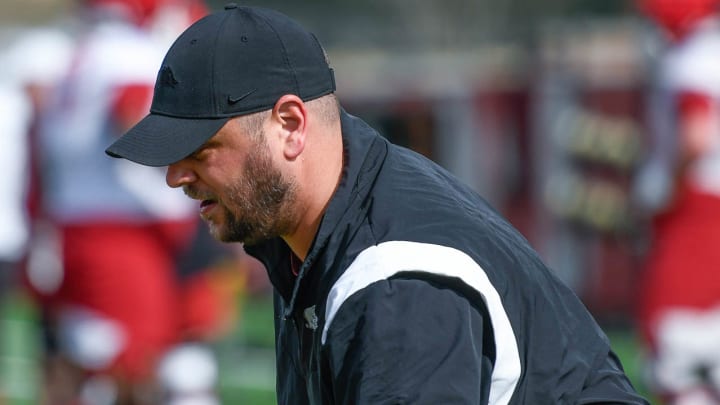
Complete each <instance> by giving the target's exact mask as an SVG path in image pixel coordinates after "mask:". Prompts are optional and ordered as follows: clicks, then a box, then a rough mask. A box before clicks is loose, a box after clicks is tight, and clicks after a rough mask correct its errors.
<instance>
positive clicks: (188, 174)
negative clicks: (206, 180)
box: [165, 162, 197, 188]
mask: <svg viewBox="0 0 720 405" xmlns="http://www.w3.org/2000/svg"><path fill="white" fill-rule="evenodd" d="M196 179H197V177H196V175H195V172H194V171H193V170H192V169H190V168H188V167H186V166H184V165H183V164H182V162H178V163H173V164H171V165H169V166H168V167H167V173H166V174H165V182H166V183H167V185H168V186H170V187H173V188H177V187H182V186H184V185H186V184H191V183H193V182H194V181H195V180H196Z"/></svg>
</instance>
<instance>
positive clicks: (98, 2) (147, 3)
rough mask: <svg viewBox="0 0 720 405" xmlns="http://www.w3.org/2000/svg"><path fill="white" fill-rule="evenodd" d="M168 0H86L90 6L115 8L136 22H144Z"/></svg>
mask: <svg viewBox="0 0 720 405" xmlns="http://www.w3.org/2000/svg"><path fill="white" fill-rule="evenodd" d="M167 1H168V0H85V4H86V5H87V6H89V7H101V8H107V9H115V10H118V12H120V13H123V14H125V15H127V16H128V17H129V18H131V19H132V20H133V21H134V22H136V23H138V24H144V23H145V22H146V21H147V20H148V19H149V18H151V17H152V15H153V14H154V13H155V11H156V10H157V9H158V8H159V7H160V6H162V5H163V4H164V3H166V2H167Z"/></svg>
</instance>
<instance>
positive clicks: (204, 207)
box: [200, 199, 217, 217]
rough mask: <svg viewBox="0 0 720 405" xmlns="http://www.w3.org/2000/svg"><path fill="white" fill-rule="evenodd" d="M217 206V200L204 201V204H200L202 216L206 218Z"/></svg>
mask: <svg viewBox="0 0 720 405" xmlns="http://www.w3.org/2000/svg"><path fill="white" fill-rule="evenodd" d="M216 205H217V200H211V199H208V200H202V202H200V215H202V216H203V217H206V216H207V215H208V214H209V213H210V211H211V210H212V209H213V208H215V206H216Z"/></svg>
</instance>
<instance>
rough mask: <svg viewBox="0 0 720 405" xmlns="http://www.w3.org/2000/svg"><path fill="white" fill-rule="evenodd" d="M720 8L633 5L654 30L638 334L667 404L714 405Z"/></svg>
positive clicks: (703, 1) (640, 194) (711, 2)
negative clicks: (656, 54)
mask: <svg viewBox="0 0 720 405" xmlns="http://www.w3.org/2000/svg"><path fill="white" fill-rule="evenodd" d="M718 3H719V2H718V1H717V0H638V7H639V10H640V11H641V12H642V13H644V15H646V16H647V17H649V18H650V19H652V21H653V22H654V23H655V24H656V25H657V27H659V28H661V31H662V32H663V33H664V35H665V39H666V40H667V41H666V44H667V48H666V49H665V50H664V52H663V53H662V54H661V56H660V58H659V60H658V61H657V62H658V63H657V65H656V68H657V72H656V73H657V74H656V77H655V81H654V83H653V86H652V90H651V93H650V95H651V96H650V99H649V100H648V105H649V106H650V109H649V114H648V124H649V131H650V132H649V134H650V142H651V143H650V145H651V149H650V154H649V156H648V159H647V164H646V165H645V166H644V168H643V169H642V170H641V171H640V172H639V176H638V177H637V183H636V185H637V187H636V191H637V194H636V196H637V200H638V205H639V207H640V208H641V215H646V216H652V218H651V219H652V221H651V225H652V231H651V244H650V250H649V252H648V256H647V263H646V264H647V268H646V269H645V272H644V279H643V283H642V285H641V294H640V302H639V326H640V328H641V332H642V337H643V339H644V342H645V344H646V346H647V348H648V350H649V354H650V360H651V361H650V363H649V365H650V366H649V369H648V371H649V377H650V383H651V388H653V389H654V390H655V391H656V392H657V394H658V395H659V396H660V397H661V398H663V399H664V400H665V401H666V403H668V404H676V405H681V404H693V405H703V404H720V282H718V280H719V279H718V269H720V19H718V14H717V13H718Z"/></svg>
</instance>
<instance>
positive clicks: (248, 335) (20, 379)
mask: <svg viewBox="0 0 720 405" xmlns="http://www.w3.org/2000/svg"><path fill="white" fill-rule="evenodd" d="M238 304H239V306H240V308H241V318H240V320H239V322H238V323H237V326H236V328H235V329H234V330H233V331H232V332H231V333H230V334H228V335H227V336H225V337H224V338H223V339H222V340H220V341H218V342H216V343H215V349H216V353H217V355H218V359H219V364H220V370H221V371H220V382H219V392H220V396H221V399H222V403H223V404H253V405H275V404H276V402H275V369H274V349H273V345H274V343H273V332H272V328H273V326H272V302H271V300H270V298H269V297H245V298H242V299H239V302H238ZM35 316H36V311H35V308H34V307H33V305H32V303H31V302H30V301H29V300H28V299H27V298H26V297H24V296H22V295H21V294H18V293H16V294H12V295H10V296H8V297H5V299H4V301H3V302H2V303H0V405H35V404H37V403H38V397H37V393H38V391H39V387H40V383H41V375H40V370H39V359H40V337H39V334H38V330H37V326H36V324H35ZM608 336H609V337H610V340H611V341H612V344H613V348H614V350H615V351H616V353H617V354H618V355H619V356H620V358H621V359H622V360H623V364H624V366H625V368H626V372H627V373H628V376H629V377H630V378H631V380H633V383H634V384H635V386H636V388H637V389H638V390H639V391H641V392H642V393H645V394H646V392H645V391H646V390H645V387H644V386H643V385H642V384H641V382H640V379H639V375H640V369H641V367H642V365H641V363H640V361H641V359H640V357H639V353H640V351H639V348H638V346H637V341H636V339H635V336H634V335H633V334H632V333H631V332H629V331H627V330H620V329H617V330H616V329H611V330H608ZM3 399H4V400H5V402H4V403H3ZM652 403H655V402H652Z"/></svg>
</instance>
